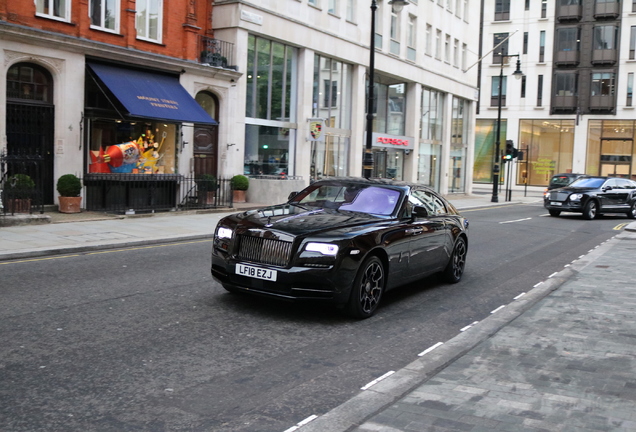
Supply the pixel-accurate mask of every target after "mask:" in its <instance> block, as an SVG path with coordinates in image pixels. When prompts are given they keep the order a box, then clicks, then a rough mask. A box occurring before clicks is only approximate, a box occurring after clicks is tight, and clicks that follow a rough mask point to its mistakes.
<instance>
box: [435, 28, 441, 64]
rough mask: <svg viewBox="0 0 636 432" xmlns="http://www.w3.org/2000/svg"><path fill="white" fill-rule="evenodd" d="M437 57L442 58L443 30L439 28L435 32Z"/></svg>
mask: <svg viewBox="0 0 636 432" xmlns="http://www.w3.org/2000/svg"><path fill="white" fill-rule="evenodd" d="M435 58H436V59H438V60H441V59H442V31H441V30H437V31H436V33H435Z"/></svg>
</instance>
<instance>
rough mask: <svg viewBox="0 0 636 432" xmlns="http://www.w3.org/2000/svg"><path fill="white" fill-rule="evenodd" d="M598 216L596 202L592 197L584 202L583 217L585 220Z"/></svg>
mask: <svg viewBox="0 0 636 432" xmlns="http://www.w3.org/2000/svg"><path fill="white" fill-rule="evenodd" d="M597 216H598V204H597V203H596V201H594V200H593V199H591V200H589V201H588V202H587V204H585V208H584V209H583V217H584V218H585V219H587V220H592V219H595V218H596V217H597Z"/></svg>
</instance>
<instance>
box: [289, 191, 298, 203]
mask: <svg viewBox="0 0 636 432" xmlns="http://www.w3.org/2000/svg"><path fill="white" fill-rule="evenodd" d="M296 195H298V191H294V192H291V193H290V194H289V196H288V197H287V201H291V200H292V198H294V197H295V196H296Z"/></svg>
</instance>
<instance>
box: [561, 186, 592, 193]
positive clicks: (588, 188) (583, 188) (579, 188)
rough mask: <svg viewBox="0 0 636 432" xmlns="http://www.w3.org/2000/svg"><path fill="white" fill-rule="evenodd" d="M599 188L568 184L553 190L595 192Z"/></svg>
mask: <svg viewBox="0 0 636 432" xmlns="http://www.w3.org/2000/svg"><path fill="white" fill-rule="evenodd" d="M597 190H598V188H590V187H571V186H566V187H562V188H559V189H552V192H568V193H587V192H595V191H597Z"/></svg>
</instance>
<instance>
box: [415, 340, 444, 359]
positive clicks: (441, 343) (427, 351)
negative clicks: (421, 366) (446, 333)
mask: <svg viewBox="0 0 636 432" xmlns="http://www.w3.org/2000/svg"><path fill="white" fill-rule="evenodd" d="M440 345H444V342H437V343H436V344H435V345H433V346H432V347H430V348H426V349H425V350H424V351H422V352H421V353H419V354H418V355H417V356H418V357H422V356H423V355H426V354H428V353H430V352H431V351H433V350H434V349H435V348H437V347H438V346H440Z"/></svg>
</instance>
